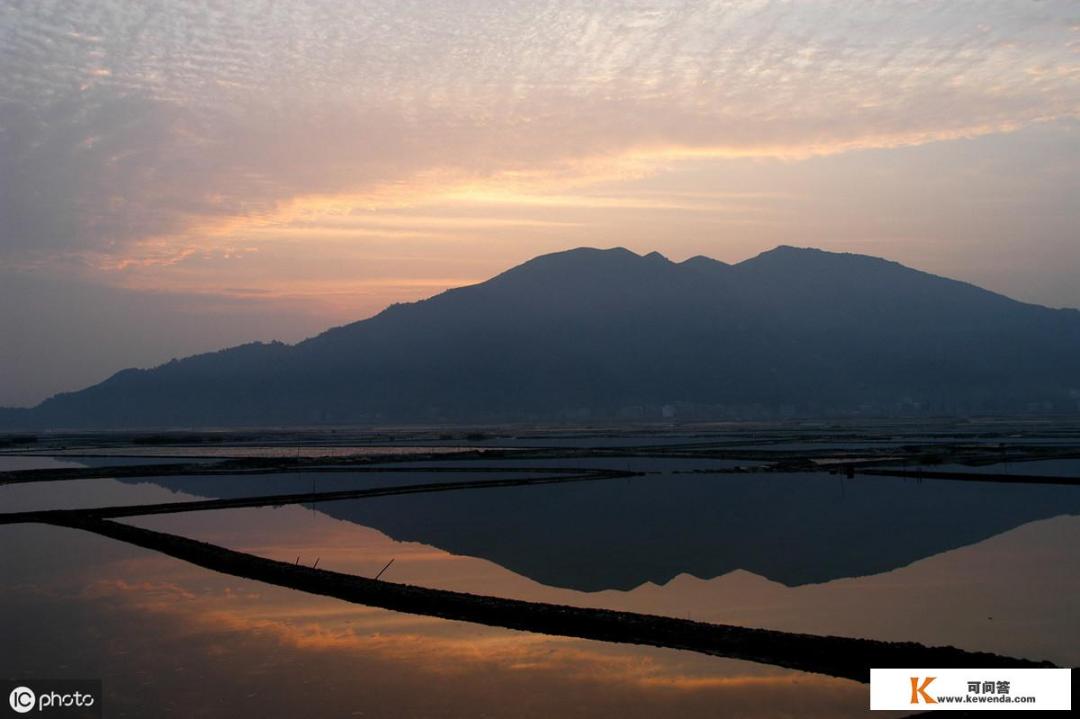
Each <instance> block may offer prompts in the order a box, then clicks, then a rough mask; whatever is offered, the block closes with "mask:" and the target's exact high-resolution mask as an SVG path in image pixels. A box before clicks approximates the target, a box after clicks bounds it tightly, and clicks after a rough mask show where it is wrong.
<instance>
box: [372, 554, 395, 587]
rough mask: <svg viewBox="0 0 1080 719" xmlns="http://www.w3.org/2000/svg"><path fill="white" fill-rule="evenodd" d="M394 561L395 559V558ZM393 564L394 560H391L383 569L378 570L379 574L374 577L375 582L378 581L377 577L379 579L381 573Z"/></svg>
mask: <svg viewBox="0 0 1080 719" xmlns="http://www.w3.org/2000/svg"><path fill="white" fill-rule="evenodd" d="M394 559H397V557H395V558H394ZM393 563H394V560H393V559H391V560H390V561H389V562H387V563H386V566H385V567H383V568H382V569H380V570H379V573H378V574H376V575H375V581H376V582H377V581H379V577H381V576H382V575H383V572H385V571H386V570H387V569H389V568H390V565H391V564H393Z"/></svg>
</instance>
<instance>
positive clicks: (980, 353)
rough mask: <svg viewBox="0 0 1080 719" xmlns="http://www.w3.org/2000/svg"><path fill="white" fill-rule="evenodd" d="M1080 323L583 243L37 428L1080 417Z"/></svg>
mask: <svg viewBox="0 0 1080 719" xmlns="http://www.w3.org/2000/svg"><path fill="white" fill-rule="evenodd" d="M1078 409H1080V312H1077V311H1076V310H1071V309H1070V310H1053V309H1048V308H1046V307H1041V306H1037V305H1030V304H1024V303H1021V302H1017V301H1014V300H1011V299H1009V298H1007V297H1004V296H1002V295H998V294H995V293H992V292H989V291H986V290H983V289H980V288H978V287H975V286H973V285H969V284H966V283H963V282H957V281H954V280H949V279H946V278H942V277H937V276H934V275H930V274H926V273H924V272H920V271H917V270H913V269H910V268H907V267H904V266H902V265H899V264H897V263H894V262H889V261H886V260H882V259H878V258H873V257H867V256H863V255H854V254H837V253H830V252H823V251H820V250H813V249H797V248H794V247H787V246H783V247H778V248H776V249H774V250H771V251H769V252H765V253H763V254H761V255H758V256H757V257H754V258H752V259H749V260H746V261H744V262H740V263H738V264H735V265H727V264H724V263H722V262H718V261H715V260H711V259H708V258H705V257H694V258H692V259H689V260H687V261H685V262H681V263H675V262H671V261H670V260H668V259H666V258H665V257H663V256H662V255H660V254H658V253H655V252H654V253H651V254H648V255H644V256H639V255H637V254H635V253H633V252H630V251H629V250H625V249H621V248H616V249H610V250H597V249H588V248H582V249H577V250H571V251H567V252H560V253H556V254H551V255H545V256H541V257H538V258H536V259H533V260H531V261H529V262H526V263H525V264H523V265H520V266H518V267H515V268H513V269H511V270H509V271H507V272H504V273H502V274H500V275H498V276H496V277H494V278H492V279H491V280H488V281H487V282H483V283H480V284H477V285H472V286H469V287H462V288H458V289H454V290H449V291H447V292H444V293H442V294H440V295H437V296H435V297H432V298H430V299H428V300H424V301H421V302H415V303H409V304H398V305H393V306H391V307H389V308H387V309H386V310H385V311H383V312H382V313H380V314H378V315H376V316H375V317H372V318H371V319H368V320H363V321H360V322H355V323H353V324H349V325H345V326H342V327H337V328H334V329H331V330H329V331H327V332H324V333H323V334H321V335H318V336H316V337H313V338H311V339H308V340H305V341H304V342H300V343H298V344H296V345H292V346H289V345H284V344H281V343H269V344H262V343H254V344H248V345H243V346H239V347H234V348H231V349H226V350H222V351H220V352H215V353H209V354H203V355H197V356H194V357H189V358H187V359H183V360H174V361H172V362H169V363H167V364H165V365H162V366H160V367H157V368H154V369H150V370H138V369H128V370H124V371H122V372H119V373H117V374H116V375H114V376H113V377H111V378H109V379H108V380H106V381H104V382H102V383H100V384H98V385H95V386H93V387H90V388H88V389H85V390H82V391H79V392H72V393H66V394H60V395H57V396H55V397H53V398H51V399H49V400H47V401H45V402H43V403H42V404H40V405H38V406H37V407H35V408H32V409H28V410H5V411H3V413H0V420H2V421H3V422H4V423H5V424H7V425H8V426H20V427H149V426H223V425H271V424H273V425H280V424H310V423H365V422H435V421H470V422H478V421H512V420H560V419H561V420H585V419H618V418H623V419H650V418H673V417H681V418H724V417H729V418H769V417H783V416H830V415H851V414H859V415H895V414H973V413H1024V412H1040V413H1045V412H1071V413H1072V412H1077V411H1078Z"/></svg>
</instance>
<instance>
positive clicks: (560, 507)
mask: <svg viewBox="0 0 1080 719" xmlns="http://www.w3.org/2000/svg"><path fill="white" fill-rule="evenodd" d="M80 462H82V463H85V464H91V463H92V462H93V460H89V459H80ZM101 462H102V463H105V464H108V463H111V462H112V460H111V459H110V460H101ZM462 471H463V472H467V469H466V468H463V469H462ZM120 481H122V482H125V483H128V484H139V483H144V482H151V483H153V484H157V485H160V486H162V487H165V488H167V489H170V490H173V491H175V492H183V493H188V494H194V495H197V496H202V497H244V496H254V495H259V494H288V493H292V492H305V491H310V489H311V486H312V482H313V481H317V482H318V488H319V491H324V492H325V491H335V490H338V489H355V488H356V487H363V486H381V485H386V484H389V483H392V482H393V481H394V479H393V478H387V477H385V476H383V477H375V476H372V475H370V474H369V475H361V474H348V473H343V474H335V475H317V476H316V475H310V474H303V473H298V474H296V475H285V474H279V475H269V476H259V477H244V476H231V477H228V478H223V477H221V476H220V475H211V476H205V477H198V476H186V477H156V478H152V479H142V478H139V479H121V480H120ZM398 481H401V480H398ZM408 481H410V482H421V481H431V482H438V481H445V476H444V475H429V476H426V477H424V476H423V475H418V476H414V477H411V478H410V479H409V480H408ZM311 506H312V509H314V510H315V511H318V512H322V513H324V514H326V515H327V516H330V517H334V518H335V519H342V520H345V521H348V522H353V523H356V524H360V525H363V526H366V527H373V528H375V529H378V530H379V531H381V532H383V533H385V534H387V535H388V536H390V537H392V538H394V539H395V540H398V541H406V542H420V543H423V544H428V545H431V546H435V547H438V548H440V549H442V550H445V551H447V552H450V553H451V554H457V555H466V556H472V557H481V558H483V559H487V560H489V561H492V562H495V563H496V564H498V565H500V566H502V567H505V568H507V569H510V570H511V571H514V572H516V573H518V574H522V575H524V576H527V577H529V578H531V579H534V580H536V581H538V582H541V583H543V584H546V585H549V586H557V587H566V588H570V589H577V590H579V591H589V592H592V591H600V590H604V589H621V590H630V589H633V588H634V587H637V586H638V585H640V584H643V583H645V582H653V583H655V584H665V583H667V582H669V581H670V580H671V579H673V578H674V577H676V576H678V575H679V574H684V573H685V574H691V575H693V576H696V577H699V578H701V579H712V578H713V577H719V576H722V575H724V574H727V573H728V572H732V571H735V570H737V569H744V570H746V571H749V572H753V573H754V574H757V575H759V576H762V577H765V578H767V579H770V580H772V581H776V582H781V583H783V584H786V585H788V586H798V585H802V584H812V583H819V582H829V581H833V580H835V579H843V578H845V577H859V576H866V575H871V574H879V573H883V572H889V571H892V570H894V569H896V568H898V567H903V566H906V565H908V564H911V563H912V562H916V561H918V560H920V559H925V558H926V557H931V556H934V555H937V554H941V553H942V552H946V551H949V550H952V549H956V548H958V547H963V546H967V545H971V544H976V543H978V542H981V541H983V540H985V539H988V538H990V537H993V536H996V535H998V534H1001V533H1003V532H1007V531H1009V530H1012V529H1014V528H1016V527H1019V526H1022V525H1024V524H1027V523H1028V522H1032V521H1037V520H1041V519H1047V518H1050V517H1056V516H1060V515H1063V514H1068V515H1076V514H1080V487H1064V486H1057V485H1050V484H1008V483H991V482H950V481H935V480H924V481H920V482H915V481H912V480H905V479H899V478H894V477H873V478H866V477H863V478H859V479H856V480H845V479H844V478H843V477H834V476H829V475H826V474H822V473H816V474H785V473H769V474H755V475H730V474H729V475H715V474H692V475H686V474H683V475H676V474H669V475H666V476H663V477H660V478H657V477H653V478H646V479H626V480H615V481H601V482H582V483H575V484H562V485H547V486H543V487H530V488H528V489H522V488H505V489H495V490H490V491H484V492H446V493H436V494H411V495H408V496H399V497H380V498H377V499H362V500H344V501H336V502H320V503H318V504H313V505H311ZM958 517H962V518H963V521H957V518H958ZM266 521H268V522H269V523H271V524H272V523H273V522H274V519H273V518H272V517H270V516H267V518H266Z"/></svg>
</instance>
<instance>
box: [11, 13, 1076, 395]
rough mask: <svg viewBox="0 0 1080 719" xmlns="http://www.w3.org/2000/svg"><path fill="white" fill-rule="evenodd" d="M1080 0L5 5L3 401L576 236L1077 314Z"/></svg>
mask: <svg viewBox="0 0 1080 719" xmlns="http://www.w3.org/2000/svg"><path fill="white" fill-rule="evenodd" d="M1078 198H1080V4H1077V3H1076V2H1073V1H1055V0H1041V1H1039V0H1030V1H1028V0H1011V1H1008V2H995V1H994V0H978V1H974V2H973V1H967V0H922V1H919V2H912V1H910V0H906V1H903V2H900V1H890V0H875V1H870V0H850V1H840V0H833V1H828V2H824V1H822V2H818V1H816V0H804V1H800V2H779V1H776V0H747V1H745V2H728V1H720V0H712V1H700V2H699V1H684V2H674V1H672V0H654V1H646V0H640V1H633V0H625V1H617V0H612V1H611V2H590V1H587V0H546V1H531V2H526V1H524V0H476V1H472V0H455V1H450V0H441V1H436V0H354V1H351V2H344V1H343V0H308V1H306V2H301V1H297V2H274V1H271V0H261V1H254V0H234V1H233V2H205V1H204V2H197V3H196V2H185V1H183V0H168V1H165V2H161V1H155V0H140V1H138V2H135V1H132V2H127V1H123V0H96V1H94V2H81V1H79V0H34V1H27V2H21V1H14V0H0V306H2V307H3V312H2V313H0V405H11V406H18V405H30V404H34V403H36V402H38V401H40V400H42V399H44V398H45V397H47V396H49V395H51V394H54V393H56V392H60V391H68V390H74V389H78V388H81V387H83V386H86V385H88V384H91V383H94V382H97V381H100V380H102V379H104V378H106V377H108V376H109V375H111V374H112V373H113V372H115V371H117V370H119V369H122V368H124V367H129V366H154V365H156V364H159V363H161V362H165V361H168V360H169V359H171V358H173V357H181V356H186V355H189V354H193V353H196V352H201V351H207V350H212V349H218V348H221V347H224V346H230V345H235V344H240V343H243V342H247V341H252V340H270V339H280V340H283V341H288V342H292V341H297V340H299V339H302V338H304V337H306V336H310V335H313V334H316V333H318V332H319V331H321V330H323V329H325V328H327V327H330V326H334V325H340V324H344V323H346V322H350V321H354V320H358V319H362V318H364V317H368V316H371V315H372V314H375V313H377V312H378V311H379V310H381V309H382V308H384V307H385V306H387V305H388V304H390V303H393V302H401V301H412V300H416V299H421V298H424V297H427V296H430V295H432V294H435V293H437V292H439V291H441V290H443V289H446V288H448V287H454V286H459V285H463V284H470V283H474V282H478V281H482V280H484V279H486V278H488V277H490V276H492V275H494V274H497V273H498V272H501V271H503V270H505V269H507V268H509V267H511V266H513V265H516V264H520V263H521V262H523V261H525V260H527V259H529V258H531V257H533V256H535V255H538V254H542V253H546V252H553V251H558V250H563V249H569V248H572V247H578V246H584V245H587V246H597V247H611V246H624V247H628V248H630V249H632V250H634V251H637V252H641V253H645V252H649V251H652V250H658V251H660V252H661V253H663V254H664V255H666V256H668V257H670V258H671V259H673V260H682V259H685V258H688V257H691V256H694V255H699V254H703V255H707V256H710V257H714V258H716V259H720V260H724V261H728V262H734V261H739V260H742V259H745V258H748V257H751V256H753V255H755V254H757V253H759V252H762V251H764V250H768V249H771V248H772V247H774V246H776V245H779V244H791V245H798V246H813V247H820V248H822V249H826V250H834V251H848V252H860V253H865V254H871V255H876V256H882V257H887V258H889V259H893V260H897V261H900V262H903V263H904V264H907V265H910V266H914V267H917V268H919V269H923V270H926V271H929V272H934V273H936V274H942V275H946V276H950V277H954V278H957V279H962V280H965V281H968V282H973V283H975V284H978V285H980V286H983V287H986V288H988V289H991V290H994V291H997V292H1002V293H1004V294H1007V295H1009V296H1011V297H1015V298H1017V299H1021V300H1024V301H1028V302H1037V303H1039V304H1045V305H1049V306H1053V307H1080V282H1078V281H1077V280H1076V277H1080V202H1078Z"/></svg>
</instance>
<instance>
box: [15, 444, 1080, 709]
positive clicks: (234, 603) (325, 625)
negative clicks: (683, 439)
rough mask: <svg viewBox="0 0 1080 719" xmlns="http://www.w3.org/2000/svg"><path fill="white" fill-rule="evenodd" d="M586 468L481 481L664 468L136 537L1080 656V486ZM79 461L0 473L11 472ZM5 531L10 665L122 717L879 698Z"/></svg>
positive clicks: (70, 490) (100, 486) (729, 618)
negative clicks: (1078, 599)
mask: <svg viewBox="0 0 1080 719" xmlns="http://www.w3.org/2000/svg"><path fill="white" fill-rule="evenodd" d="M627 444H628V446H640V445H638V444H637V443H632V442H628V443H627ZM589 459H590V461H589V462H579V463H575V462H573V461H571V460H569V459H546V458H545V459H543V460H536V461H522V462H513V463H511V462H502V463H500V464H505V465H513V466H522V467H527V468H528V469H529V472H527V473H522V474H510V473H507V474H505V475H504V474H501V473H498V474H497V473H485V474H483V475H482V476H483V477H484V478H489V479H493V478H496V477H502V476H537V475H538V474H542V473H543V469H544V467H545V466H547V465H548V463H549V462H551V465H549V466H584V465H586V464H589V465H597V466H599V465H604V466H609V467H611V468H616V469H624V468H626V467H627V465H629V466H631V467H632V468H634V469H639V470H642V471H647V472H649V474H647V475H645V476H641V477H632V478H619V479H607V480H601V481H595V482H586V483H575V484H562V485H543V486H533V487H519V488H502V489H486V490H470V491H459V492H448V493H440V494H433V495H412V496H394V497H382V498H378V499H367V500H346V501H337V502H326V503H318V504H315V505H305V506H298V505H290V506H283V507H276V508H272V507H265V508H252V509H233V510H218V511H206V512H193V513H187V514H172V515H160V516H153V517H133V518H128V519H124V520H122V521H125V522H129V523H131V524H135V525H138V526H143V527H148V528H152V529H157V530H160V531H166V532H171V533H175V534H179V535H182V536H187V537H191V538H195V539H200V540H203V541H208V542H212V543H215V544H219V545H222V546H225V547H230V548H234V549H238V550H242V551H246V552H250V553H252V554H255V555H258V556H263V557H268V558H273V559H278V560H283V561H288V562H296V561H299V562H301V563H305V564H313V563H315V562H316V560H317V561H318V566H319V567H321V568H327V569H331V570H334V571H340V572H347V573H352V574H358V575H363V576H374V575H375V574H376V573H377V572H378V571H379V570H380V569H381V568H382V567H384V566H385V565H386V563H387V562H388V561H390V560H391V559H393V560H394V562H393V564H392V565H391V566H390V568H389V569H388V570H387V572H386V574H385V575H384V577H383V578H384V579H386V580H388V581H394V582H403V583H411V584H417V585H421V586H427V587H436V588H445V589H452V590H458V591H465V592H474V593H483V594H489V595H496V596H502V597H511V598H519V599H526V600H533V601H545V602H555V603H561V604H569V605H578V606H593V607H604V608H611V609H625V610H630V611H637V612H645V613H650V614H662V615H668V616H675V617H682V618H692V619H695V620H699V621H709V622H719V623H732V624H738V625H744V626H756V627H767V628H772V629H778V630H784V631H794V632H807V633H813V634H833V635H841V636H852V637H869V638H875V639H883V640H895V641H917V642H921V643H924V644H928V645H942V644H951V645H955V646H958V647H961V648H964V649H969V650H983V651H993V652H998V653H1002V654H1009V655H1013V656H1021V657H1026V658H1034V659H1049V660H1051V661H1054V662H1056V663H1059V664H1062V665H1075V664H1078V663H1080V650H1078V649H1077V646H1078V643H1077V642H1075V638H1076V637H1077V636H1080V612H1077V611H1076V608H1075V602H1074V601H1073V600H1072V598H1073V597H1075V596H1077V592H1078V590H1080V559H1078V558H1077V557H1076V556H1075V553H1074V552H1073V551H1072V549H1073V548H1074V547H1076V546H1080V516H1078V515H1080V488H1077V487H1062V486H1052V485H1046V486H1043V485H1010V484H992V483H979V482H947V481H930V480H926V481H916V480H909V479H900V478H890V477H856V478H855V479H846V478H842V477H836V476H830V475H827V474H820V473H775V472H774V473H764V474H731V473H724V472H720V473H717V471H718V470H724V469H727V468H729V467H730V466H731V464H730V463H729V462H727V461H714V462H711V463H710V462H704V461H703V462H697V460H685V459H676V458H656V457H653V458H634V457H619V458H616V459H604V460H598V459H597V458H589ZM94 461H95V463H98V460H94ZM687 462H690V464H687ZM73 464H74V462H73V461H72V458H70V457H64V458H63V459H62V460H57V459H50V458H46V457H32V458H28V457H0V471H3V470H8V469H15V468H28V467H29V466H40V467H61V466H72V465H73ZM423 464H424V465H429V464H432V463H428V462H425V463H423ZM485 464H490V463H489V462H488V461H487V460H469V461H467V462H463V463H461V465H460V467H459V469H460V471H459V472H454V473H434V472H431V471H430V467H423V468H421V467H417V468H416V469H417V470H418V471H417V472H416V473H391V472H376V473H343V474H332V475H331V474H315V473H298V474H281V475H264V476H226V477H222V476H201V477H200V476H185V477H169V478H151V479H124V480H122V481H118V480H79V481H65V482H53V483H41V484H25V485H10V486H0V503H2V507H3V511H21V510H25V509H42V508H49V507H61V506H63V507H98V506H111V505H127V504H135V503H155V502H176V501H184V500H189V499H196V498H206V497H233V496H249V495H260V494H284V493H289V492H302V491H311V488H312V484H313V483H315V485H316V488H317V489H318V490H319V491H328V490H331V489H341V488H353V487H374V486H388V485H393V484H405V483H409V484H411V483H419V482H430V481H458V480H461V479H464V478H476V477H475V476H471V472H470V469H471V468H475V467H477V466H483V465H485ZM736 464H737V463H736ZM395 466H397V465H395ZM1010 466H1012V465H1010ZM1068 466H1069V465H1055V466H1054V469H1055V470H1057V471H1056V472H1055V473H1062V472H1065V471H1066V470H1067V468H1068ZM1018 467H1019V466H1018ZM695 468H696V469H697V470H700V471H698V472H693V473H691V472H690V470H691V469H695ZM425 470H428V471H425ZM959 471H966V470H964V469H962V468H961V469H960V470H959ZM1016 471H1017V472H1018V473H1019V472H1023V473H1029V472H1026V471H1025V470H1020V469H1019V468H1018V469H1017V470H1016ZM1032 473H1033V472H1032ZM0 541H2V542H3V546H4V547H5V551H4V552H3V553H2V554H0V572H2V574H3V576H4V577H5V584H4V587H5V588H4V591H3V593H2V594H0V612H2V616H4V617H17V618H18V621H7V622H3V623H2V626H0V646H3V647H5V651H4V652H2V653H0V675H7V676H16V677H17V676H25V677H35V676H39V677H56V678H62V677H101V678H102V679H103V680H104V686H105V691H106V697H107V702H108V706H107V709H106V711H107V716H145V715H157V716H168V715H170V714H175V715H177V716H233V715H236V714H240V713H254V714H255V715H259V716H282V717H285V716H290V717H291V716H297V715H327V716H380V717H381V716H417V715H422V716H446V717H457V716H469V717H472V716H485V715H489V716H506V715H515V716H527V717H532V716H535V717H547V716H643V717H644V716H658V715H662V716H667V715H672V714H676V713H678V714H682V715H686V716H688V717H695V716H716V714H717V711H718V707H723V709H724V713H725V714H729V713H730V714H736V713H737V714H739V715H742V716H761V717H767V716H778V715H791V716H822V717H826V716H828V717H840V716H861V715H864V714H867V713H868V712H867V710H866V707H867V706H868V691H867V689H866V687H865V686H864V685H861V684H858V683H855V682H850V681H845V680H838V679H831V678H827V677H823V676H820V675H813V674H806V673H801V672H793V671H789V670H784V669H779V668H776V667H771V666H768V665H762V664H754V663H749V662H741V661H735V660H729V659H723V658H717V657H709V656H704V655H698V654H694V653H689V652H680V651H674V650H665V649H656V648H642V647H633V646H623V645H612V644H606V643H602V642H592V641H585V640H578V639H569V638H561V637H550V636H544V635H538V634H530V633H524V632H514V631H509V630H502V629H497V628H490V627H481V626H477V625H473V624H466V623H461V622H451V621H444V620H439V619H434V618H428V617H417V616H412V615H407V614H400V613H396V612H390V611H385V610H379V609H372V608H368V607H363V606H358V605H353V604H348V603H344V602H340V601H337V600H333V599H329V598H324V597H317V596H312V595H308V594H305V593H301V592H295V591H291V590H285V589H280V588H276V587H271V586H267V585H263V584H260V583H256V582H251V581H248V580H242V579H238V578H235V577H231V576H227V575H221V574H217V573H213V572H209V571H206V570H203V569H200V568H197V567H194V566H192V565H189V564H186V563H184V562H181V561H178V560H175V559H172V558H170V557H166V556H163V555H160V554H158V553H155V552H152V551H148V550H143V549H139V548H136V547H131V546H128V545H124V544H122V543H118V542H115V541H111V540H107V539H104V538H101V537H98V536H95V535H91V534H87V533H84V532H80V531H77V530H71V529H64V528H57V527H47V526H37V525H8V526H0Z"/></svg>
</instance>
